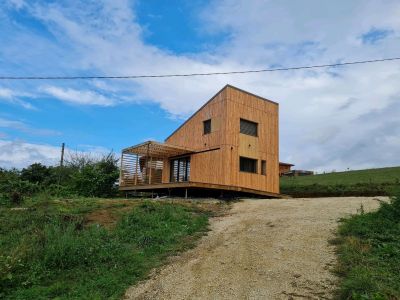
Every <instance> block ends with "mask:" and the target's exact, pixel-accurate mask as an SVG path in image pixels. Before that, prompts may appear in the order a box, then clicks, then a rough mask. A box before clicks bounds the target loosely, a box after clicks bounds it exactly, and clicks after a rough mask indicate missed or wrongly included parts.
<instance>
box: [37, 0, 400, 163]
mask: <svg viewBox="0 0 400 300" xmlns="http://www.w3.org/2000/svg"><path fill="white" fill-rule="evenodd" d="M63 5H64V6H63ZM63 5H61V4H58V3H52V4H50V5H48V4H36V5H31V6H30V10H29V11H30V12H31V13H32V14H33V15H34V16H35V17H36V18H38V19H39V20H41V21H42V22H43V23H44V24H45V25H46V26H47V28H48V29H49V31H50V32H51V34H52V35H54V36H55V37H56V38H57V39H58V41H59V42H60V43H61V46H63V47H66V49H67V50H65V51H64V52H65V53H64V54H65V55H63V56H62V57H64V59H63V60H62V62H60V63H59V64H60V65H59V66H60V67H62V68H64V70H67V71H68V72H73V71H74V70H79V71H81V72H87V71H88V70H90V72H93V73H100V74H111V75H128V74H166V73H192V72H196V73H197V72H213V71H227V70H228V71H229V70H244V69H264V68H267V67H270V66H298V65H308V64H321V63H322V64H323V63H332V62H337V61H343V60H346V61H351V60H363V59H374V58H382V57H392V56H398V53H400V43H399V41H400V18H399V17H398V16H399V15H400V3H399V2H398V1H395V0H393V1H386V2H385V5H382V3H381V2H380V1H339V2H332V3H330V2H326V1H324V2H321V1H316V0H310V1H305V2H304V1H303V2H294V1H279V2H277V1H245V0H229V1H228V0H225V1H224V0H223V1H212V2H211V4H210V5H208V6H207V7H205V8H204V11H203V12H202V13H201V15H200V16H199V17H200V18H201V20H200V21H201V24H202V25H203V26H205V28H204V32H203V34H209V35H216V34H217V35H218V34H221V33H224V34H226V36H228V37H229V38H228V39H227V40H226V42H224V43H223V44H222V45H221V46H220V47H219V48H217V49H216V50H215V51H214V52H213V53H212V54H210V53H195V54H191V55H190V56H189V55H178V54H174V53H172V52H167V51H163V50H161V49H159V48H157V47H155V46H153V45H149V44H146V43H145V42H144V41H143V38H142V28H141V27H140V25H139V24H138V23H137V20H136V17H135V14H134V11H133V10H132V6H131V4H130V2H129V1H123V0H120V1H112V2H110V1H96V2H91V3H88V2H76V1H74V2H68V4H63ZM93 12H96V14H94V13H93ZM373 28H374V29H377V30H379V29H384V30H389V31H390V32H391V34H390V35H387V36H385V37H384V38H382V39H380V40H379V43H372V44H368V45H365V44H363V43H362V41H361V40H360V36H362V35H363V34H366V33H368V32H370V31H371V29H373ZM44 48H45V47H44V46H43V45H42V46H41V47H40V49H44ZM58 51H60V53H62V51H61V50H58ZM33 52H34V51H33ZM54 52H56V51H52V53H54ZM39 53H40V51H39ZM56 53H57V52H56ZM53 59H54V58H53ZM56 65H57V63H56ZM399 71H400V63H399V62H387V63H377V64H370V65H357V66H351V67H342V68H330V69H320V70H315V71H291V72H280V73H278V72H276V73H260V74H252V75H238V76H216V77H191V78H165V79H138V80H126V81H112V82H111V81H110V82H104V81H94V82H92V83H91V84H92V86H91V87H90V86H86V87H85V89H83V88H82V87H79V88H71V87H65V85H64V86H62V87H61V86H47V87H45V88H44V89H43V90H42V91H43V92H45V93H47V94H48V95H51V96H54V97H56V98H58V99H60V100H62V101H65V102H69V103H74V104H77V105H78V104H80V105H99V106H111V105H116V104H118V103H120V102H126V101H132V102H133V101H152V102H155V103H158V104H159V105H160V106H161V107H162V108H164V109H165V110H166V111H167V112H169V113H170V114H171V115H173V116H179V117H182V116H188V114H190V113H191V112H193V111H194V110H195V109H197V108H198V107H200V106H201V105H202V104H203V103H204V102H205V101H206V100H208V98H209V97H211V96H212V95H213V94H214V93H215V92H216V91H218V90H219V89H220V88H221V87H222V86H224V85H225V84H226V83H231V84H233V85H237V86H238V87H240V88H243V89H245V90H249V91H251V92H253V93H257V94H260V95H261V96H264V97H266V98H271V99H272V100H275V101H278V102H279V103H280V114H281V115H280V122H281V123H280V140H281V147H280V150H281V159H282V160H285V161H288V162H292V163H295V164H296V166H297V167H299V168H314V169H317V170H320V171H321V170H330V169H337V170H339V169H345V168H347V167H350V168H352V169H354V168H358V167H364V166H375V167H377V166H381V165H391V164H399V161H398V158H397V157H396V156H395V153H398V139H396V135H395V134H397V132H394V133H393V132H392V131H391V130H392V129H391V128H392V126H394V125H396V126H398V125H399V124H398V123H396V121H395V120H392V119H388V118H387V117H385V115H384V114H382V113H380V112H382V111H386V112H389V111H388V110H389V109H390V111H391V112H393V113H397V115H400V112H399V107H398V106H395V105H394V103H396V101H397V102H398V101H399V97H400V85H399V84H398V82H400V75H399V74H400V72H399ZM71 85H72V84H71ZM93 87H95V89H97V90H101V93H100V92H97V91H94V90H93ZM108 95H111V96H108ZM116 99H118V101H117V100H116ZM374 114H376V117H374V118H367V117H366V116H370V115H374ZM399 127H400V126H399ZM375 136H377V138H375ZM379 144H382V145H383V147H384V149H385V150H384V151H385V155H379V154H378V153H377V151H378V149H379V148H380V147H379Z"/></svg>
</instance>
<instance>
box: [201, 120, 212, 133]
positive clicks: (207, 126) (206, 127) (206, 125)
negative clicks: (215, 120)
mask: <svg viewBox="0 0 400 300" xmlns="http://www.w3.org/2000/svg"><path fill="white" fill-rule="evenodd" d="M209 133H211V119H209V120H206V121H203V134H209Z"/></svg>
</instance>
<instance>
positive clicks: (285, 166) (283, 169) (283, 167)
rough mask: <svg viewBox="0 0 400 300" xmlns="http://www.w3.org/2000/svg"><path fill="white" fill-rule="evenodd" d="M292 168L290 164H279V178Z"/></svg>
mask: <svg viewBox="0 0 400 300" xmlns="http://www.w3.org/2000/svg"><path fill="white" fill-rule="evenodd" d="M293 166H294V165H292V164H288V163H284V162H279V176H282V175H284V174H286V173H289V172H290V171H291V168H292V167H293Z"/></svg>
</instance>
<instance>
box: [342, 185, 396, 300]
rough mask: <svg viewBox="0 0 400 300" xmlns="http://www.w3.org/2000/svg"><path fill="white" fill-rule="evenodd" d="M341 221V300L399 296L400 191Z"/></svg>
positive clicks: (394, 297) (377, 299) (378, 299)
mask: <svg viewBox="0 0 400 300" xmlns="http://www.w3.org/2000/svg"><path fill="white" fill-rule="evenodd" d="M360 212H361V213H360V214H358V215H354V216H352V217H350V218H347V219H344V220H342V223H341V225H340V226H339V231H338V239H337V240H336V241H335V242H336V243H337V247H338V257H339V265H338V267H337V273H338V274H339V275H340V276H341V278H342V280H341V284H340V298H341V299H376V300H380V299H382V300H383V299H400V193H397V196H396V197H393V198H392V201H391V203H382V204H381V207H380V209H379V210H378V211H376V212H371V213H364V212H363V210H362V208H361V209H360Z"/></svg>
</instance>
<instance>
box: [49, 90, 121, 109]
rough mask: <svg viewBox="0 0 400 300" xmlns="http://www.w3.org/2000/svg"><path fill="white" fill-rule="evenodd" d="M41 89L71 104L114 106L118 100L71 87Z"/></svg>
mask: <svg viewBox="0 0 400 300" xmlns="http://www.w3.org/2000/svg"><path fill="white" fill-rule="evenodd" d="M41 90H42V91H43V92H45V93H47V94H48V95H50V96H53V97H55V98H57V99H59V100H61V101H64V102H67V103H71V104H80V105H98V106H112V105H115V102H116V100H114V99H110V98H108V97H105V96H103V95H101V94H98V93H96V92H93V91H84V90H75V89H71V88H66V89H63V88H59V87H55V86H47V87H43V88H41Z"/></svg>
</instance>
